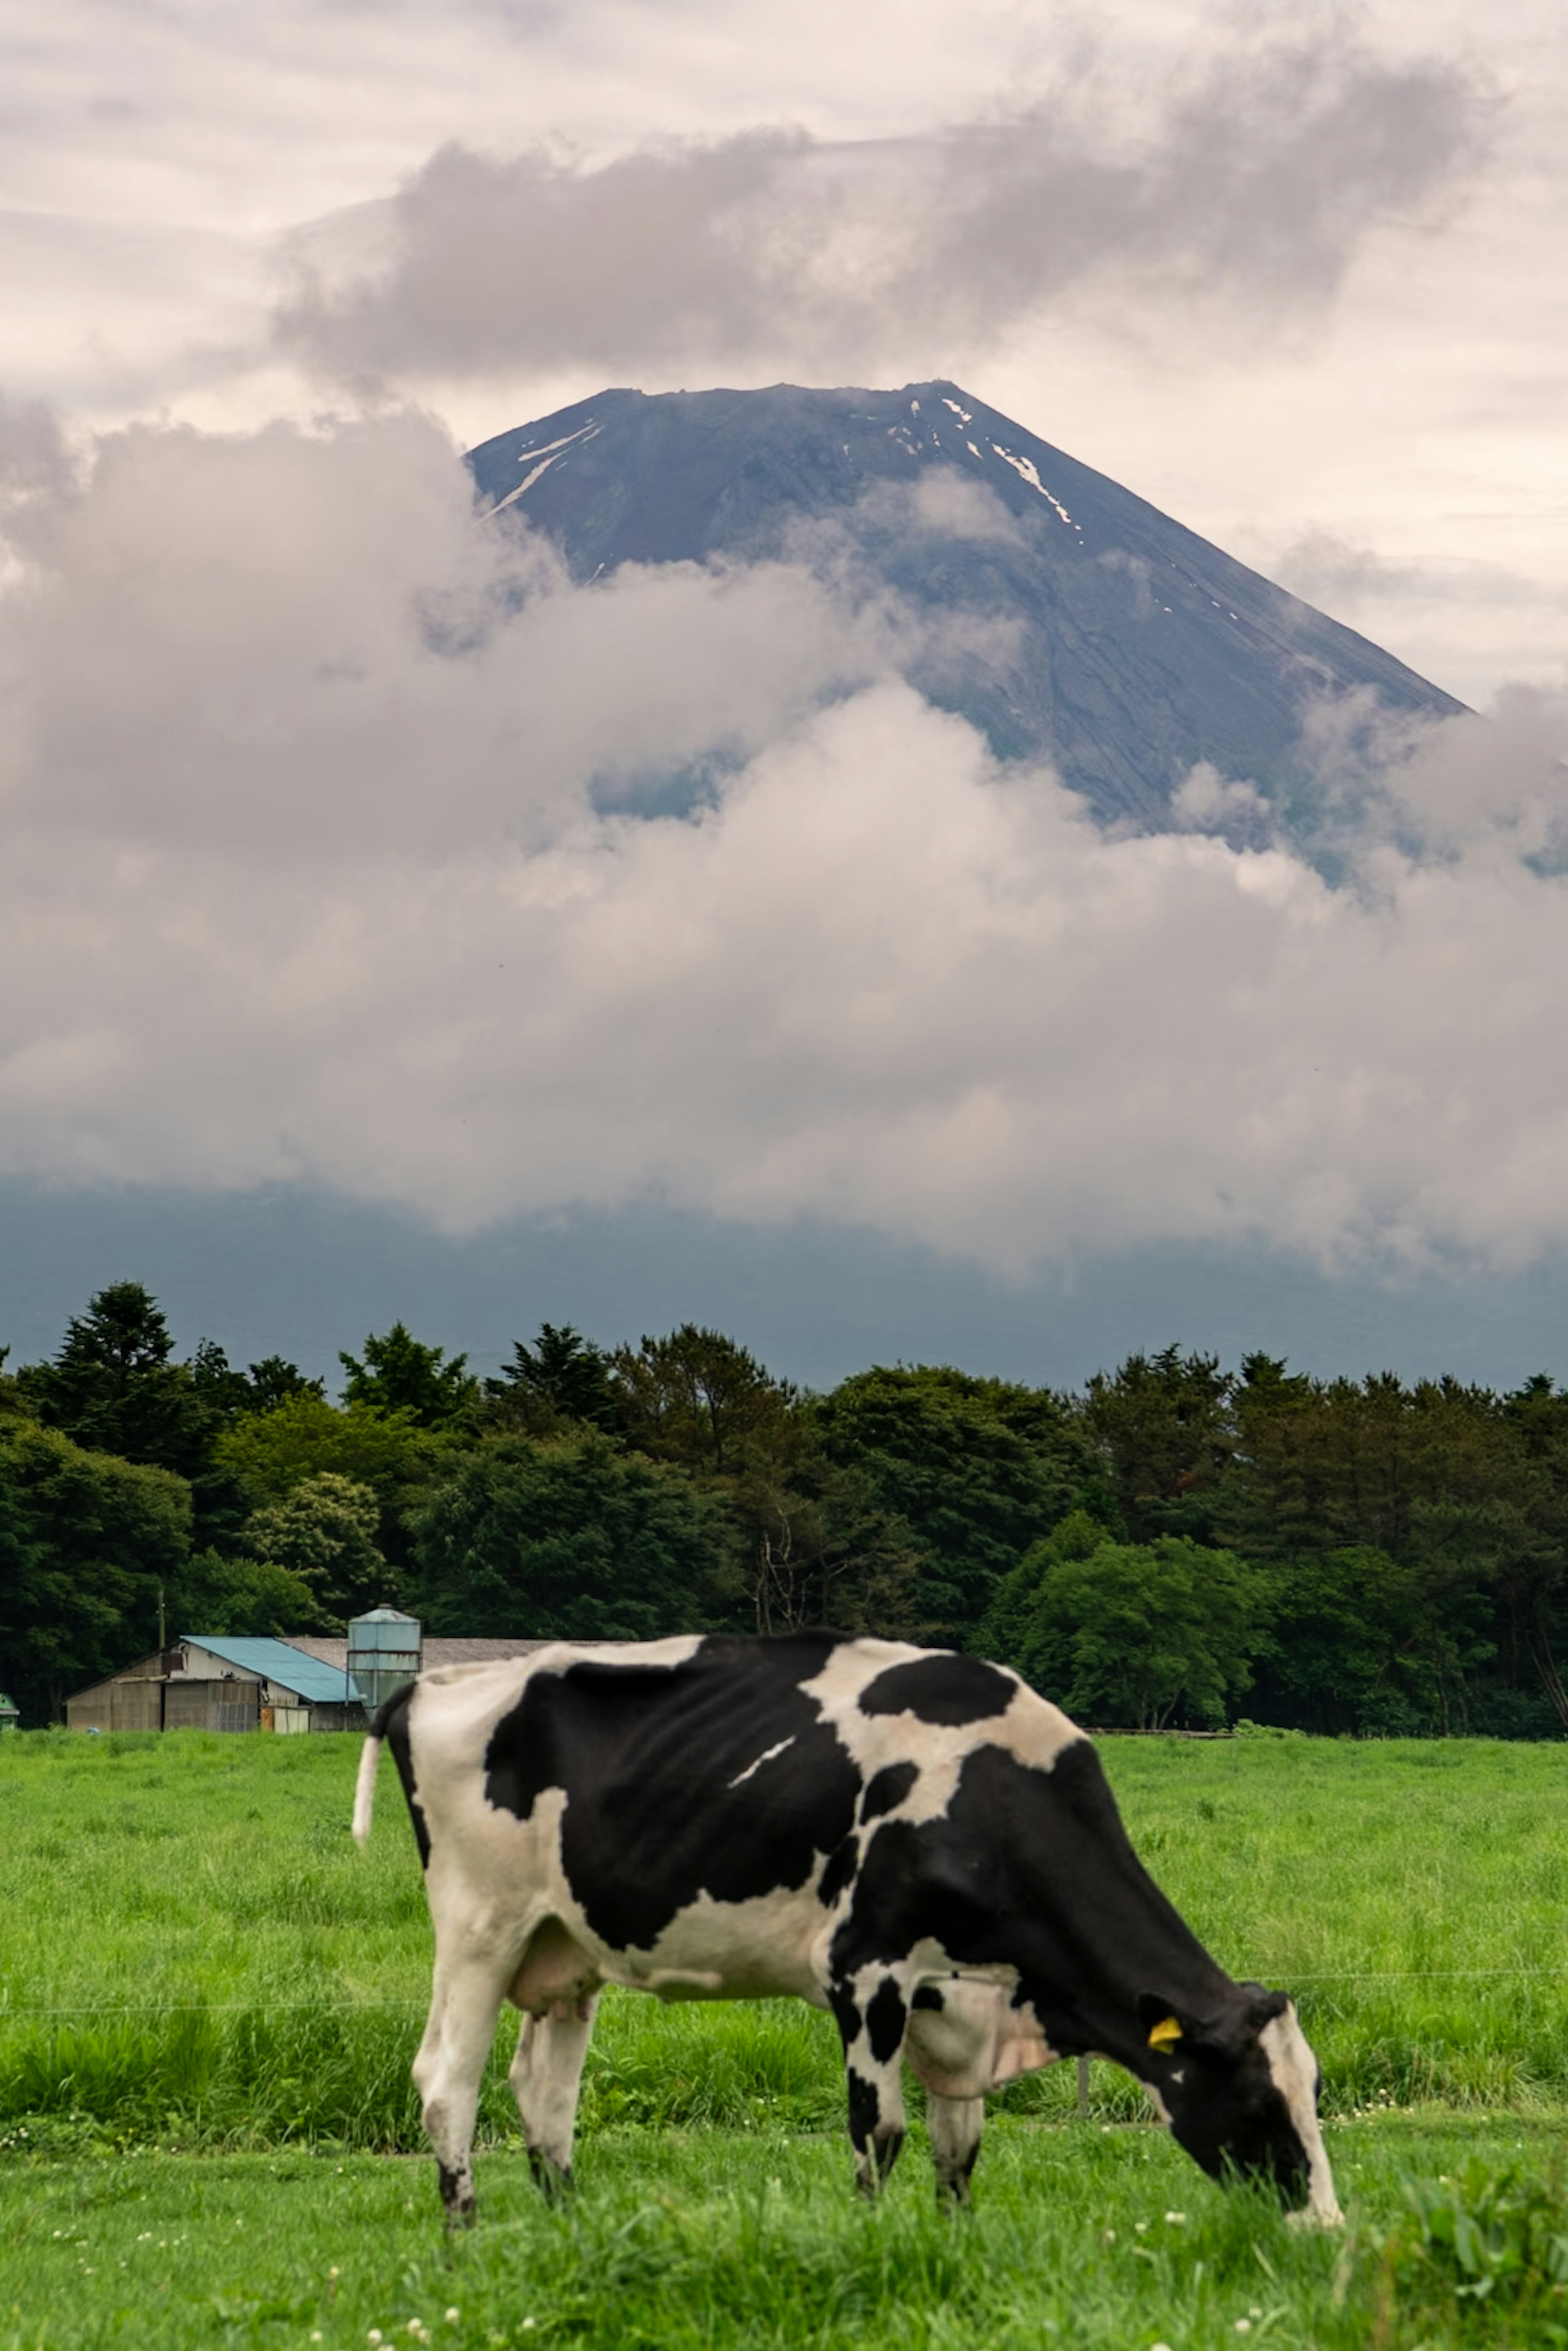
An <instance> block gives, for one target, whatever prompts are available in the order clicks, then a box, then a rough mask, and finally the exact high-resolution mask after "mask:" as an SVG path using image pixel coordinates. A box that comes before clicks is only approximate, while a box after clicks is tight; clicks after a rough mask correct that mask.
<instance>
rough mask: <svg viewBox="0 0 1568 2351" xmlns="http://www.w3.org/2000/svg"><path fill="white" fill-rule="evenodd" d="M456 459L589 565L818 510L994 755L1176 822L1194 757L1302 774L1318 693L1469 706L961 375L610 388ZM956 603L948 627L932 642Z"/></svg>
mask: <svg viewBox="0 0 1568 2351" xmlns="http://www.w3.org/2000/svg"><path fill="white" fill-rule="evenodd" d="M469 465H470V466H471V468H472V470H473V474H474V478H475V481H476V485H477V487H478V490H479V494H480V497H481V500H482V502H483V504H484V505H485V507H486V508H487V509H488V510H489V511H490V512H492V513H495V514H497V515H500V514H503V513H507V512H512V513H519V514H523V515H526V517H527V518H528V522H529V523H530V524H531V525H532V526H533V527H534V528H537V529H539V530H541V531H543V532H544V533H545V534H546V535H547V536H548V537H549V538H551V539H552V540H553V541H554V542H555V543H556V545H557V546H558V547H559V549H560V550H561V552H562V554H563V556H564V558H565V559H566V561H567V564H568V565H569V567H570V570H571V572H572V574H573V576H574V577H575V578H577V579H579V580H589V579H592V578H594V577H596V576H599V575H601V574H602V573H604V572H607V571H612V570H613V569H615V568H616V567H617V566H619V565H621V564H622V563H669V562H676V561H682V560H685V561H696V562H704V561H706V560H708V559H714V558H724V559H727V560H731V561H734V560H742V561H745V560H762V559H769V558H778V557H779V556H781V555H788V556H790V557H792V558H794V559H808V560H809V559H810V548H811V544H812V533H811V530H810V526H813V525H815V526H819V527H821V526H828V527H830V528H828V529H827V531H826V532H825V533H819V543H821V544H823V545H827V544H831V546H832V547H833V548H834V549H836V551H837V552H838V554H839V555H840V556H841V554H842V551H843V549H844V547H845V545H846V543H847V544H848V545H849V546H851V547H852V549H853V550H854V552H855V555H856V557H857V559H858V560H859V562H860V563H861V565H862V569H864V570H865V571H867V572H869V574H870V575H871V576H873V577H874V578H875V579H876V580H878V581H879V582H880V583H882V584H883V585H885V586H886V587H888V588H891V589H892V590H894V591H896V593H897V594H898V595H899V596H900V597H901V598H902V599H904V601H906V603H908V604H909V605H911V606H912V607H913V608H914V609H915V611H916V612H917V613H919V614H921V615H922V616H923V617H924V619H925V622H926V623H927V625H926V626H925V629H924V630H923V631H922V632H920V634H921V640H922V651H921V652H920V653H919V654H918V655H917V656H916V657H915V659H914V660H913V661H912V664H911V668H910V676H911V679H912V682H913V683H914V684H916V685H917V686H919V687H920V689H921V690H922V691H923V692H924V693H925V694H927V695H929V696H930V698H931V699H932V700H933V701H934V702H936V703H938V704H940V705H942V706H944V707H946V708H948V709H953V710H956V711H959V712H960V713H962V715H963V716H966V717H967V718H969V719H971V720H972V721H973V722H974V723H975V724H976V725H977V726H980V727H981V728H983V730H984V731H985V733H986V735H987V736H988V738H989V740H990V742H991V744H992V746H993V747H994V748H995V749H996V751H997V752H998V754H999V755H1000V756H1001V757H1003V758H1048V759H1050V760H1051V761H1052V762H1053V763H1054V765H1055V766H1056V768H1057V769H1058V771H1059V772H1060V773H1061V777H1062V778H1063V780H1064V781H1065V782H1067V783H1068V784H1070V785H1071V786H1072V788H1073V789H1075V790H1078V791H1081V792H1082V793H1083V794H1084V795H1085V796H1086V797H1087V799H1089V800H1090V802H1091V803H1092V806H1093V807H1094V809H1095V810H1096V811H1097V812H1098V813H1099V814H1100V815H1101V816H1103V817H1104V818H1107V819H1115V820H1127V819H1132V820H1134V821H1135V822H1136V823H1138V824H1140V825H1144V826H1149V827H1153V828H1160V827H1163V826H1165V825H1166V824H1168V823H1169V821H1170V820H1171V810H1170V801H1171V796H1172V794H1173V792H1174V791H1175V790H1176V789H1177V787H1178V786H1179V785H1180V784H1181V783H1182V781H1183V780H1184V778H1186V777H1187V776H1188V775H1189V774H1190V773H1191V771H1192V769H1193V768H1195V767H1196V766H1197V765H1198V764H1199V763H1200V762H1207V764H1208V765H1209V766H1210V767H1212V768H1215V769H1217V770H1218V772H1219V774H1220V775H1221V776H1222V777H1225V778H1231V779H1234V780H1237V781H1246V782H1249V783H1253V784H1255V785H1257V786H1258V787H1259V788H1260V789H1261V790H1262V791H1263V792H1264V793H1265V794H1267V795H1269V796H1270V797H1282V798H1284V799H1291V798H1292V797H1293V796H1295V795H1296V794H1297V793H1299V792H1301V791H1303V790H1309V789H1311V773H1310V769H1311V762H1310V759H1309V758H1308V754H1307V749H1306V744H1305V740H1304V736H1303V727H1304V725H1305V722H1306V719H1307V717H1308V715H1309V713H1310V711H1311V710H1312V706H1313V705H1321V704H1322V702H1323V701H1324V700H1333V699H1335V698H1339V697H1343V696H1345V695H1353V694H1359V695H1363V696H1365V695H1369V694H1370V695H1371V696H1373V697H1375V702H1376V705H1378V706H1380V707H1381V708H1383V709H1385V710H1387V711H1389V712H1391V713H1392V714H1394V715H1395V716H1398V717H1403V718H1412V717H1423V716H1428V717H1433V718H1438V717H1446V716H1452V715H1454V714H1455V713H1456V712H1458V710H1459V709H1461V708H1462V706H1463V705H1460V704H1459V703H1458V702H1456V701H1455V700H1454V699H1453V697H1452V696H1451V695H1447V694H1444V693H1443V692H1442V691H1441V690H1440V689H1439V688H1438V687H1437V686H1434V685H1431V684H1428V683H1427V681H1426V680H1425V679H1424V678H1421V677H1418V676H1417V675H1416V673H1415V672H1414V671H1413V670H1410V669H1407V668H1406V666H1405V664H1403V663H1402V662H1399V661H1396V659H1395V658H1394V656H1393V655H1392V654H1391V653H1385V652H1383V651H1382V650H1381V649H1380V648H1379V647H1378V646H1376V645H1375V644H1372V643H1369V642H1368V640H1367V639H1366V638H1364V637H1362V636H1358V635H1357V634H1356V632H1354V630H1352V629H1347V628H1344V627H1343V626H1342V625H1341V624H1340V623H1339V622H1337V621H1332V620H1330V619H1329V618H1328V617H1327V615H1326V614H1324V613H1322V612H1319V611H1315V610H1314V609H1313V607H1312V606H1311V605H1310V604H1305V603H1302V602H1301V601H1300V599H1299V598H1297V597H1294V596H1291V595H1289V594H1287V592H1286V591H1285V590H1283V589H1281V588H1277V587H1275V586H1274V585H1273V584H1272V583H1271V582H1270V581H1269V580H1264V579H1263V578H1261V577H1260V574H1258V573H1257V572H1255V571H1252V570H1249V569H1248V568H1247V566H1246V565H1245V564H1241V563H1238V562H1237V561H1236V560H1235V559H1234V558H1233V557H1231V556H1228V555H1227V554H1225V553H1224V552H1223V550H1222V549H1219V548H1217V547H1215V546H1213V545H1211V544H1210V542H1209V541H1207V539H1204V538H1199V537H1198V536H1197V533H1196V532H1194V531H1190V530H1187V529H1186V528H1184V527H1183V526H1182V525H1181V524H1180V523H1178V522H1175V521H1173V520H1172V519H1171V517H1169V516H1168V515H1165V514H1162V513H1161V512H1160V511H1159V510H1158V509H1157V508H1156V507H1152V506H1150V505H1148V504H1147V502H1146V501H1145V500H1144V499H1143V498H1140V497H1137V496H1134V493H1133V492H1132V491H1130V490H1125V489H1123V488H1122V487H1121V486H1120V485H1119V484H1117V483H1115V482H1113V481H1111V480H1110V479H1108V477H1107V476H1106V475H1103V474H1098V473H1096V472H1094V470H1093V469H1092V467H1091V466H1088V465H1081V464H1080V463H1079V462H1078V460H1077V459H1076V458H1073V457H1070V456H1068V455H1066V453H1065V452H1064V451H1062V450H1061V449H1057V448H1053V447H1052V446H1051V444H1050V443H1049V442H1047V441H1041V440H1040V439H1039V438H1038V436H1037V435H1036V434H1032V433H1030V432H1029V431H1027V430H1026V429H1025V427H1024V426H1022V425H1020V424H1018V423H1014V422H1013V421H1012V419H1010V418H1009V417H1006V416H1003V415H1002V414H1001V413H999V412H998V411H997V410H996V409H992V408H988V406H987V405H986V403H985V402H983V401H980V400H977V399H976V398H975V397H974V395H973V394H972V393H969V392H965V391H963V390H962V389H961V387H960V386H959V385H957V384H955V383H948V382H945V381H935V382H931V383H916V384H905V385H904V388H903V390H902V391H899V392H863V391H854V390H850V391H831V392H822V391H810V390H804V389H802V388H800V387H799V386H797V385H793V384H777V385H774V386H773V387H771V388H770V389H768V390H767V391H762V392H660V393H646V392H633V391H608V392H600V393H598V394H597V395H596V396H595V397H594V398H593V399H591V400H585V401H580V402H578V403H577V404H576V405H575V406H574V407H571V408H565V409H560V410H559V411H558V412H557V413H555V414H554V415H553V416H547V417H542V418H540V419H538V421H537V422H536V423H531V424H525V425H521V426H519V427H517V429H516V430H515V431H513V432H510V433H503V434H498V435H497V438H496V439H495V440H493V441H486V442H485V443H484V444H482V446H480V447H479V448H477V449H475V450H474V451H472V452H471V454H470V456H469ZM503 527H504V526H503ZM944 614H946V615H951V616H952V618H953V620H954V622H955V623H958V622H961V623H962V625H961V626H958V625H955V628H954V630H953V632H952V644H951V647H950V649H948V650H946V651H944V650H943V649H942V631H941V628H940V626H939V625H937V626H935V627H934V626H933V625H931V624H932V623H934V622H935V623H938V624H939V623H940V621H941V619H942V616H943V615H944ZM934 645H935V646H936V650H935V651H933V649H932V648H933V646H934Z"/></svg>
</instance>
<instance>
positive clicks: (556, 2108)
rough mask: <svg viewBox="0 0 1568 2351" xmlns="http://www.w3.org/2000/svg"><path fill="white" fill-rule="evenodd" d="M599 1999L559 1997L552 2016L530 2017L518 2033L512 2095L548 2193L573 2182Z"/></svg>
mask: <svg viewBox="0 0 1568 2351" xmlns="http://www.w3.org/2000/svg"><path fill="white" fill-rule="evenodd" d="M597 2004H598V2003H597V2002H596V2001H594V2000H593V1999H592V1998H591V1997H587V1998H582V1999H572V2000H558V2001H555V2002H553V2004H552V2006H551V2008H550V2011H549V2014H548V2015H546V2016H525V2017H524V2019H523V2023H522V2030H521V2032H519V2033H518V2035H517V2055H516V2056H515V2057H514V2058H513V2060H512V2074H511V2082H512V2094H513V2095H514V2096H515V2097H516V2099H517V2111H518V2113H519V2114H520V2115H521V2116H522V2118H523V2137H524V2138H525V2139H526V2140H527V2141H528V2161H529V2163H530V2164H531V2165H532V2166H533V2173H534V2178H535V2179H537V2180H538V2184H539V2186H540V2187H541V2188H542V2189H544V2190H545V2193H546V2194H547V2195H556V2194H558V2193H559V2191H560V2189H563V2188H570V2186H571V2142H572V2135H573V2132H574V2131H575V2129H576V2126H577V2100H578V2093H579V2091H580V2088H581V2086H582V2068H583V2063H584V2060H585V2059H586V2058H587V2055H588V2043H589V2039H590V2036H591V2033H592V2032H593V2011H594V2009H595V2007H596V2006H597Z"/></svg>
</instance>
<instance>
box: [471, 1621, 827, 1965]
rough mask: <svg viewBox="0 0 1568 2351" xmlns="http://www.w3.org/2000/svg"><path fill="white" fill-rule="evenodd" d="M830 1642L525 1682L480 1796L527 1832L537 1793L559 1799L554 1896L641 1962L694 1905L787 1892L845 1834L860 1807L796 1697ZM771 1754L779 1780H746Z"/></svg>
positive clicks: (769, 1774)
mask: <svg viewBox="0 0 1568 2351" xmlns="http://www.w3.org/2000/svg"><path fill="white" fill-rule="evenodd" d="M843 1637H844V1636H843V1635H838V1634H832V1633H800V1634H794V1635H789V1636H788V1637H787V1638H785V1639H782V1640H776V1641H757V1640H745V1639H738V1638H734V1637H730V1636H728V1635H713V1636H710V1637H709V1638H708V1639H707V1640H705V1641H704V1642H703V1643H702V1645H701V1646H700V1647H699V1648H698V1649H697V1650H696V1651H695V1654H694V1655H693V1656H691V1657H690V1658H688V1659H687V1660H685V1662H684V1663H682V1664H679V1665H674V1666H653V1665H618V1664H615V1663H612V1661H610V1660H609V1659H605V1660H603V1661H600V1660H598V1659H587V1658H585V1659H581V1660H580V1661H578V1662H577V1663H575V1664H571V1665H569V1666H567V1667H564V1668H563V1669H562V1670H560V1671H559V1672H538V1671H536V1672H535V1673H533V1674H531V1675H530V1676H529V1677H528V1683H527V1685H526V1686H525V1688H524V1690H523V1694H522V1696H521V1698H519V1699H518V1701H517V1705H516V1706H515V1707H513V1708H512V1709H511V1711H510V1712H509V1713H507V1714H506V1715H503V1717H502V1718H501V1719H500V1721H499V1722H498V1723H497V1725H496V1728H495V1729H494V1731H493V1732H492V1733H491V1736H490V1743H489V1746H488V1747H487V1749H486V1754H485V1793H486V1797H487V1798H488V1800H489V1802H491V1803H492V1804H494V1805H496V1806H497V1809H499V1810H502V1811H506V1812H509V1813H516V1814H517V1818H518V1819H519V1820H523V1821H526V1820H528V1819H529V1818H530V1817H531V1815H532V1813H533V1809H534V1805H535V1803H536V1802H537V1801H538V1797H539V1796H540V1795H541V1794H542V1793H543V1792H544V1791H545V1790H546V1789H547V1788H559V1789H562V1790H564V1792H565V1795H566V1810H565V1814H564V1817H563V1820H562V1823H561V1855H562V1860H563V1863H564V1865H565V1870H566V1876H567V1882H568V1884H569V1885H570V1887H571V1890H572V1892H573V1894H574V1895H575V1896H576V1897H577V1899H578V1901H579V1902H580V1904H581V1906H582V1910H583V1915H584V1917H586V1919H587V1921H588V1923H589V1925H590V1926H591V1928H592V1929H593V1931H594V1933H595V1934H596V1935H601V1936H602V1937H603V1938H604V1940H605V1941H606V1942H607V1943H609V1944H610V1945H611V1946H612V1948H614V1949H621V1950H626V1949H631V1950H643V1951H645V1950H649V1949H652V1948H653V1945H654V1944H655V1943H656V1942H657V1941H658V1938H659V1937H660V1935H661V1934H662V1933H663V1932H664V1928H666V1927H667V1926H668V1925H669V1923H670V1921H671V1920H672V1919H673V1918H674V1917H675V1915H676V1914H677V1912H679V1911H680V1910H682V1909H684V1908H685V1907H686V1906H687V1905H688V1904H690V1903H692V1902H695V1900H696V1898H697V1896H699V1895H700V1894H704V1893H706V1894H707V1895H709V1896H711V1897H712V1898H713V1899H714V1900H715V1901H716V1902H745V1901H748V1900H751V1899H754V1898H756V1897H758V1896H762V1895H767V1894H772V1893H775V1892H777V1891H779V1890H780V1889H784V1888H788V1889H789V1891H791V1892H797V1891H799V1889H800V1887H801V1886H804V1885H806V1884H807V1883H808V1881H809V1880H810V1877H811V1876H812V1874H813V1872H814V1871H815V1869H816V1867H817V1865H818V1861H819V1858H820V1856H821V1855H823V1854H836V1853H837V1851H838V1848H839V1846H840V1845H841V1844H842V1842H843V1840H844V1839H845V1837H847V1836H848V1835H849V1834H850V1832H851V1830H852V1828H853V1826H854V1816H855V1804H856V1801H857V1799H858V1797H859V1795H860V1792H861V1780H860V1773H859V1771H858V1770H857V1768H856V1766H855V1764H854V1762H853V1761H852V1758H851V1756H850V1755H849V1753H848V1751H847V1750H845V1748H843V1747H842V1746H841V1744H840V1741H839V1739H838V1737H837V1734H836V1733H835V1732H834V1731H833V1729H831V1726H830V1725H829V1724H827V1723H825V1722H824V1721H823V1720H822V1719H821V1715H820V1714H819V1712H818V1709H817V1706H816V1703H815V1701H814V1700H813V1699H812V1698H808V1697H807V1695H806V1693H805V1691H804V1690H803V1689H802V1687H801V1684H802V1683H803V1682H808V1681H810V1680H811V1679H812V1678H813V1677H814V1676H815V1675H817V1674H819V1673H821V1670H822V1667H824V1666H825V1665H826V1663H827V1661H828V1659H829V1657H830V1656H831V1655H832V1653H833V1650H834V1649H835V1648H836V1647H837V1646H838V1645H839V1642H840V1641H841V1639H842V1638H843ZM786 1742H787V1743H786ZM770 1747H781V1748H782V1749H783V1752H781V1753H780V1754H779V1757H778V1760H777V1768H775V1766H774V1765H773V1764H769V1765H768V1766H766V1767H765V1768H764V1769H762V1770H761V1771H756V1772H755V1773H753V1772H752V1771H751V1767H752V1766H753V1765H754V1764H755V1763H756V1762H757V1761H758V1757H759V1756H760V1755H762V1754H764V1753H766V1751H767V1750H768V1748H770ZM747 1774H750V1776H746V1775H747ZM736 1782H739V1784H738V1785H737V1784H736Z"/></svg>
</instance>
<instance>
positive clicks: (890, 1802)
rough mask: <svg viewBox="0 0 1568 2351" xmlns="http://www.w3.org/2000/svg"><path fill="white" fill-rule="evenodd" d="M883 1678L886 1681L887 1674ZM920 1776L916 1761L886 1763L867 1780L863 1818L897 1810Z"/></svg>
mask: <svg viewBox="0 0 1568 2351" xmlns="http://www.w3.org/2000/svg"><path fill="white" fill-rule="evenodd" d="M882 1678H883V1680H884V1681H885V1680H886V1678H887V1677H886V1675H885V1674H884V1675H883V1677H882ZM919 1777H920V1767H919V1765H918V1764H916V1763H884V1764H883V1767H882V1770H881V1771H879V1772H877V1774H876V1776H875V1777H874V1779H872V1780H868V1781H867V1782H866V1792H865V1794H864V1795H863V1796H862V1798H861V1818H862V1821H874V1820H878V1819H880V1817H881V1815H882V1814H883V1813H892V1812H896V1811H897V1809H898V1807H899V1805H900V1804H902V1803H903V1802H904V1798H905V1796H907V1795H908V1793H909V1791H910V1790H911V1788H913V1787H914V1785H915V1782H916V1780H918V1779H919Z"/></svg>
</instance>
